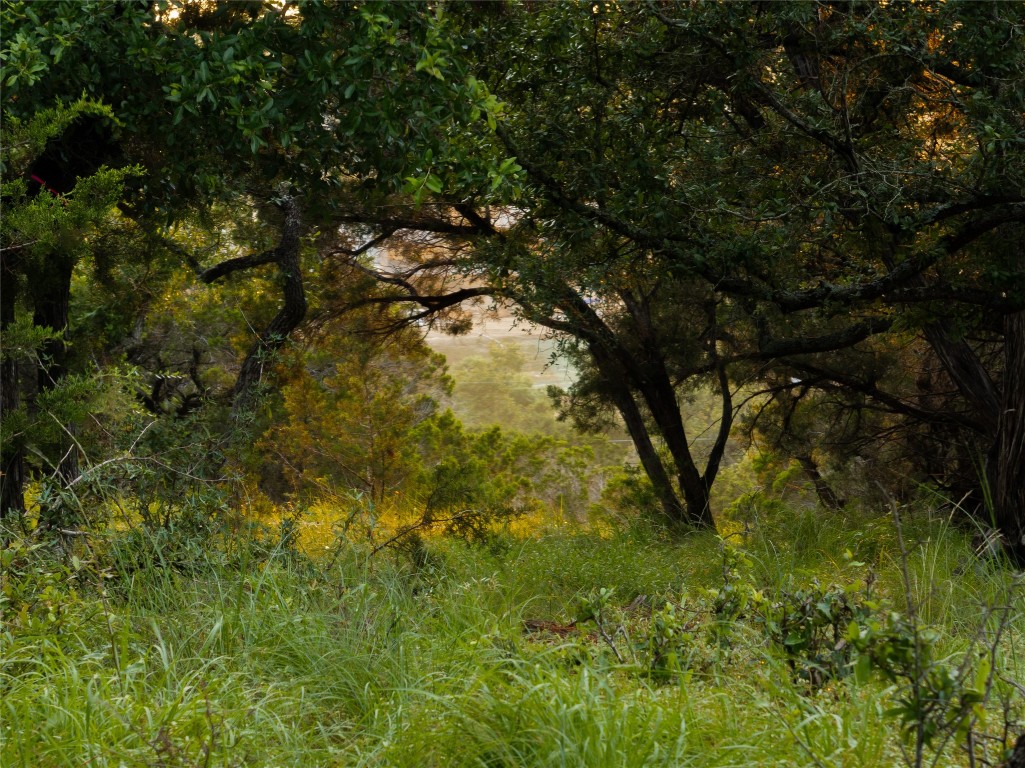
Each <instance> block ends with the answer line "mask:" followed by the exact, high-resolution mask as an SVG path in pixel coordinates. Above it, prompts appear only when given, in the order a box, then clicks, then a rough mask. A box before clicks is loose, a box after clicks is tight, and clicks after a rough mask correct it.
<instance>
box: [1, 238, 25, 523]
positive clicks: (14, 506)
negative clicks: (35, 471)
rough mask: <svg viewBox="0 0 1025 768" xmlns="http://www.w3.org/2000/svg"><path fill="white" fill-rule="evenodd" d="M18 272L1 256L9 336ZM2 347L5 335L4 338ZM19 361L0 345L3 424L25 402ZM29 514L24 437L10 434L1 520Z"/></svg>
mask: <svg viewBox="0 0 1025 768" xmlns="http://www.w3.org/2000/svg"><path fill="white" fill-rule="evenodd" d="M17 287H18V281H17V274H16V273H15V269H14V264H13V260H12V257H10V256H9V255H8V254H6V253H5V254H2V255H0V337H6V335H7V332H8V329H9V328H10V326H11V325H12V324H13V323H14V315H15V306H16V303H17V298H18V296H17ZM0 346H2V338H0ZM20 394H21V393H20V392H19V381H18V361H17V359H16V358H15V357H14V356H13V355H10V354H8V353H7V351H6V349H3V348H0V423H2V422H3V421H5V420H7V419H9V418H10V417H11V415H12V414H13V413H14V412H15V411H16V410H17V409H18V406H19V405H20V404H21V397H20ZM9 514H13V515H17V516H21V515H23V514H25V461H24V450H23V448H22V445H21V440H19V439H18V438H17V437H14V438H13V439H12V437H8V439H7V440H6V441H5V442H4V444H3V445H0V520H2V519H3V518H4V517H5V516H7V515H9Z"/></svg>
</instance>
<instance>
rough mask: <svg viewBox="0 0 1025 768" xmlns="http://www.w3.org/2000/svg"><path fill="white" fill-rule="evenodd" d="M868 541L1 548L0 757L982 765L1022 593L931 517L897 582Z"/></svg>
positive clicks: (246, 540)
mask: <svg viewBox="0 0 1025 768" xmlns="http://www.w3.org/2000/svg"><path fill="white" fill-rule="evenodd" d="M881 518H882V519H869V520H867V521H866V520H859V521H851V520H848V521H841V520H822V519H821V518H816V519H814V520H809V521H808V522H807V525H813V526H817V527H818V528H819V530H820V532H822V533H824V532H825V531H826V530H832V531H833V533H834V535H833V536H827V535H823V536H820V539H819V541H820V542H821V543H820V545H818V546H812V547H808V546H805V544H804V542H803V541H802V540H801V539H800V538H789V539H788V538H786V537H785V536H783V535H781V533H780V531H776V530H773V531H769V530H766V531H763V532H761V533H760V532H759V531H757V530H756V531H752V532H751V533H750V534H749V535H748V536H746V537H734V539H733V540H727V541H724V540H722V539H719V538H716V537H715V536H713V535H711V534H695V535H693V536H691V537H687V538H684V539H683V540H678V541H673V540H670V539H667V538H665V537H664V536H663V535H661V534H660V533H658V532H657V531H654V530H652V529H650V528H645V527H644V526H641V525H638V526H634V527H632V528H630V529H623V530H617V531H615V532H612V533H606V535H604V536H602V535H598V534H596V533H592V532H588V531H583V530H578V531H576V532H566V531H553V532H548V533H537V534H536V535H534V536H531V537H528V538H517V539H513V538H508V539H506V540H504V542H503V545H502V546H491V547H481V546H479V545H470V544H467V543H465V542H462V541H459V540H455V539H451V538H445V537H442V538H430V539H428V541H427V543H426V545H425V546H426V547H427V549H428V550H429V553H430V557H429V558H428V559H427V560H426V561H419V562H415V561H414V560H413V559H411V558H409V557H407V556H405V555H404V554H403V553H402V552H396V553H394V554H391V553H388V552H386V553H384V554H383V555H382V554H378V555H376V556H373V557H370V556H369V549H368V548H366V547H361V546H359V545H343V547H342V548H341V550H339V551H338V552H336V553H335V554H336V556H335V557H333V558H331V559H330V560H329V559H328V557H327V556H326V555H320V556H318V557H310V556H308V555H307V554H305V553H303V552H302V551H300V550H297V549H295V548H293V547H291V546H290V545H289V544H288V542H287V541H282V540H281V539H280V537H276V536H268V535H266V534H267V532H266V531H264V533H263V535H260V534H259V533H258V532H254V531H253V530H237V531H235V532H233V533H230V534H229V533H224V534H223V535H220V536H217V537H211V536H210V535H209V533H208V532H207V533H198V534H197V532H196V531H195V530H189V529H188V528H186V527H183V528H181V529H176V531H175V532H174V533H173V536H174V537H180V538H182V539H184V541H179V542H176V548H175V552H176V553H177V555H176V557H175V559H173V560H172V559H170V558H164V559H161V557H160V554H161V553H162V552H163V553H167V552H170V548H171V545H170V542H169V541H168V540H166V539H165V540H164V541H162V542H156V541H154V540H153V539H152V538H149V536H150V534H145V533H142V532H138V531H137V532H134V535H133V533H131V532H124V531H112V532H110V533H108V534H104V535H99V534H97V535H96V536H89V537H77V538H74V539H73V540H70V541H64V542H63V543H61V542H56V541H46V540H37V539H34V538H32V537H24V536H17V535H10V536H8V538H7V543H6V545H5V548H4V549H3V551H2V557H3V560H2V562H3V590H2V595H3V597H2V598H0V599H2V600H3V610H4V624H3V633H2V635H0V642H2V653H0V659H2V667H0V687H2V690H3V705H2V706H3V710H2V722H3V727H2V730H0V761H2V763H3V764H4V765H5V766H6V765H10V766H71V765H82V764H83V763H87V764H89V765H167V766H194V765H204V766H205V765H222V766H231V765H238V766H248V765H268V766H269V765H283V764H292V765H295V764H304V765H381V766H384V765H394V766H401V765H414V764H415V765H438V766H441V765H487V766H503V765H507V766H531V765H538V766H541V765H578V766H596V765H598V766H600V765H609V766H628V765H638V766H639V765H649V766H650V765H665V766H676V765H687V766H690V765H693V766H740V765H755V764H757V765H788V766H789V765H794V766H804V765H807V766H819V765H844V766H847V765H852V766H853V765H857V766H890V765H895V764H902V763H906V764H910V765H972V764H974V765H985V764H989V765H996V764H998V763H999V762H1000V761H1001V760H1002V759H1003V758H1004V757H1005V756H1006V755H1005V753H1006V754H1010V752H1009V750H1010V749H1011V747H1013V740H1014V738H1015V736H1016V734H1017V733H1018V732H1020V730H1021V727H1022V718H1023V706H1022V705H1023V699H1022V696H1021V694H1022V691H1021V683H1020V681H1021V680H1022V679H1025V659H1023V657H1022V648H1021V644H1022V642H1023V641H1025V601H1023V598H1022V593H1021V587H1022V585H1021V583H1020V576H1019V575H1016V574H1015V572H1014V571H1013V570H1011V569H1010V568H1007V567H1006V566H1005V565H1004V564H1003V563H1001V562H1000V561H999V560H991V559H987V556H982V557H980V556H979V555H977V554H976V553H975V552H974V550H973V549H972V546H971V537H970V536H967V535H965V534H964V533H963V532H961V531H958V530H956V529H952V528H951V527H949V526H948V525H947V524H945V523H944V522H943V521H942V520H939V521H938V520H935V519H933V520H928V519H926V518H925V517H924V516H922V515H921V514H920V513H914V514H911V513H905V515H904V517H903V519H902V523H903V525H902V533H903V540H904V541H905V546H906V555H907V556H906V558H903V559H902V558H900V557H898V556H895V555H894V553H893V551H892V550H891V549H890V548H889V547H886V546H883V545H885V544H886V542H885V541H880V537H884V538H885V537H890V536H893V535H895V534H894V531H893V528H892V523H891V524H889V525H887V523H888V522H889V521H888V520H887V519H886V518H887V515H886V514H885V513H883V514H882V515H881ZM866 523H867V524H866ZM798 530H799V531H800V530H801V528H800V527H799V528H798ZM762 534H765V535H762ZM197 535H201V536H203V538H204V542H205V545H204V546H202V547H192V548H190V547H189V546H188V542H189V540H191V541H193V542H194V541H195V537H197ZM214 540H216V541H217V543H216V545H212V544H211V542H212V541H214ZM183 552H192V553H193V555H192V556H191V557H186V556H184V555H182V553H183ZM859 558H862V559H859ZM973 761H974V762H973Z"/></svg>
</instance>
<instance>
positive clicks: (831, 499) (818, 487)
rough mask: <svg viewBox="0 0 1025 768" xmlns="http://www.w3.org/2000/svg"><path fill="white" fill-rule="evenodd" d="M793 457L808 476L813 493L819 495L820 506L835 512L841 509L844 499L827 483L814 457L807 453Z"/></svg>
mask: <svg viewBox="0 0 1025 768" xmlns="http://www.w3.org/2000/svg"><path fill="white" fill-rule="evenodd" d="M794 458H795V459H797V463H798V464H800V465H801V469H803V470H804V474H806V475H807V476H808V479H810V480H811V482H812V485H813V486H815V493H816V495H817V496H818V497H819V501H820V502H822V506H824V507H825V508H826V509H832V510H833V511H835V512H839V511H840V510H841V509H843V506H844V500H843V499H841V498H840V497H839V496H837V495H836V493H835V492H834V491H833V489H832V488H830V487H829V483H827V482H826V480H825V478H824V477H822V473H821V472H820V471H819V465H818V464H816V463H815V459H814V458H812V457H811V455H809V454H805V455H803V456H795V457H794Z"/></svg>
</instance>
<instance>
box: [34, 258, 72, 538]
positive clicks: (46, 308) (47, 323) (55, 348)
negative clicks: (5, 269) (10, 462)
mask: <svg viewBox="0 0 1025 768" xmlns="http://www.w3.org/2000/svg"><path fill="white" fill-rule="evenodd" d="M74 266H75V263H74V260H73V259H70V258H66V257H64V256H63V255H61V254H51V255H50V257H49V259H48V264H47V267H48V269H47V272H46V274H45V277H44V278H43V279H40V280H37V281H36V283H35V284H34V285H33V286H32V289H33V290H32V292H33V303H34V308H35V311H34V314H33V317H32V322H33V324H34V325H35V326H36V327H37V328H49V329H51V330H52V331H53V332H54V333H57V334H60V336H59V337H58V338H54V339H50V340H48V341H47V342H46V343H45V344H44V345H43V348H42V349H41V350H40V358H39V365H38V369H37V377H38V384H37V386H38V390H37V391H38V392H39V393H43V392H47V391H49V390H51V389H53V388H54V387H56V386H57V385H58V384H60V382H61V381H62V380H63V379H64V378H65V377H66V376H67V375H68V365H67V357H68V345H67V343H66V342H65V341H64V338H63V335H64V334H65V333H67V330H68V325H69V321H70V305H71V274H72V272H73V270H74ZM62 426H63V427H64V429H65V430H66V431H65V432H64V433H62V435H61V437H60V439H59V440H58V442H57V444H56V451H57V455H55V457H54V460H55V463H56V476H57V477H58V478H60V481H61V483H62V484H63V485H65V486H66V485H68V484H70V483H72V482H73V481H74V480H75V479H77V478H78V475H79V456H78V445H77V443H76V442H75V440H74V439H73V436H74V433H75V431H76V429H75V425H74V424H65V425H62ZM67 515H68V510H66V509H63V508H58V507H54V508H52V509H42V510H40V520H41V521H43V522H45V523H47V524H49V525H51V526H54V527H68V526H70V524H71V521H70V520H68V519H65V518H66V517H67Z"/></svg>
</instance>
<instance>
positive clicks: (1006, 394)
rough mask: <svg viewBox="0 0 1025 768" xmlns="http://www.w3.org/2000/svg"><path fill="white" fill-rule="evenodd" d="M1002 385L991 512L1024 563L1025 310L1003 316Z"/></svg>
mask: <svg viewBox="0 0 1025 768" xmlns="http://www.w3.org/2000/svg"><path fill="white" fill-rule="evenodd" d="M1004 361H1005V364H1004V386H1003V398H1002V400H1001V406H1002V407H1001V409H1000V418H999V424H998V429H997V440H996V456H995V457H994V460H995V466H994V470H995V471H994V472H993V485H994V488H993V507H994V509H993V512H994V522H995V523H996V527H997V529H998V530H999V531H1000V533H1001V534H1002V535H1003V537H1004V544H1005V546H1006V549H1007V552H1008V554H1009V555H1010V556H1011V557H1012V558H1013V559H1014V560H1015V561H1016V562H1017V563H1018V564H1020V565H1025V312H1017V313H1015V314H1012V315H1008V316H1007V317H1005V318H1004Z"/></svg>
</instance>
